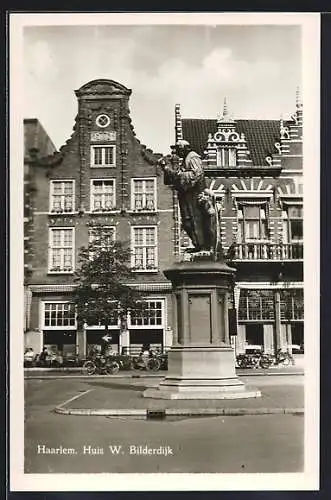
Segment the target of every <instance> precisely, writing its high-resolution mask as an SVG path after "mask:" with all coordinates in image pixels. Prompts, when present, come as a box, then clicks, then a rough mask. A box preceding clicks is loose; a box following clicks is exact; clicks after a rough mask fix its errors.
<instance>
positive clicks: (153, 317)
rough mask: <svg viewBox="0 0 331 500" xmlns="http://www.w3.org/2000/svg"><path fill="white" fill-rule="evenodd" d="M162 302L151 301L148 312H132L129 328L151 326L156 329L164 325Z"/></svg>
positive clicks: (148, 303)
mask: <svg viewBox="0 0 331 500" xmlns="http://www.w3.org/2000/svg"><path fill="white" fill-rule="evenodd" d="M162 305H163V304H162V301H161V300H153V301H152V300H151V301H150V300H149V301H148V302H147V310H146V311H144V312H140V311H139V312H135V311H132V312H131V314H130V318H129V327H132V326H134V327H140V326H149V327H154V328H155V326H159V327H162V325H163V307H162Z"/></svg>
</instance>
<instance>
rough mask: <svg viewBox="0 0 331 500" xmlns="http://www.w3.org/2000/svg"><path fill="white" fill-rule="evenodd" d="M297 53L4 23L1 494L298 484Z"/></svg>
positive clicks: (266, 17) (303, 333)
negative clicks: (6, 162)
mask: <svg viewBox="0 0 331 500" xmlns="http://www.w3.org/2000/svg"><path fill="white" fill-rule="evenodd" d="M319 38H320V17H319V15H318V14H299V13H277V14H276V13H274V14H265V13H255V14H253V13H245V14H239V13H237V14H235V13H233V14H229V13H208V14H207V13H168V14H156V13H144V14H141V13H139V14H138V13H132V14H130V13H126V14H115V13H88V12H86V13H70V12H65V13H48V14H46V13H11V14H9V74H10V81H9V89H8V90H9V104H10V151H9V153H10V172H9V175H10V187H11V189H10V207H11V208H10V241H11V244H10V255H11V266H10V294H11V311H10V352H11V358H10V422H11V426H10V440H9V442H10V489H11V491H128V490H133V491H144V490H146V491H147V490H153V491H162V490H170V491H171V490H174V491H178V490H196V491H204V490H206V491H207V490H219V491H221V490H238V491H240V490H242V491H243V490H273V491H278V490H298V489H300V490H318V488H319V437H318V436H319V428H318V422H319V418H318V413H319V410H318V409H319V241H320V236H319V224H318V221H319V175H320V166H319V140H320V139H319V135H320V130H319V75H320V68H319V65H320V60H319V57H320V55H319V45H320V43H319V42H320V39H319ZM14 299H15V300H14Z"/></svg>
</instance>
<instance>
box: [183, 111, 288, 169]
mask: <svg viewBox="0 0 331 500" xmlns="http://www.w3.org/2000/svg"><path fill="white" fill-rule="evenodd" d="M279 123H280V122H279V120H235V125H236V131H237V132H238V133H239V134H242V133H243V134H245V137H246V141H247V148H248V149H249V151H250V158H251V160H252V164H253V165H255V166H260V165H265V164H266V161H265V158H266V157H267V156H270V155H271V154H274V153H277V150H276V149H275V146H274V144H275V142H278V141H279V140H280V137H279ZM182 130H183V139H186V140H187V141H189V142H190V144H191V146H192V149H194V150H195V151H196V152H197V153H198V154H199V155H200V156H201V157H202V158H203V157H204V151H205V149H206V146H207V139H208V134H209V133H211V134H214V133H215V132H216V131H217V120H213V119H200V118H193V119H191V118H183V119H182Z"/></svg>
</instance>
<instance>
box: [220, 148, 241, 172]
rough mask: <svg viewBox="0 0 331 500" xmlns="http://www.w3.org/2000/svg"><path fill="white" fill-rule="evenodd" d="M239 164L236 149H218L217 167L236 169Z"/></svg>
mask: <svg viewBox="0 0 331 500" xmlns="http://www.w3.org/2000/svg"><path fill="white" fill-rule="evenodd" d="M236 164H237V151H236V148H226V147H222V148H218V149H217V166H218V167H235V166H236Z"/></svg>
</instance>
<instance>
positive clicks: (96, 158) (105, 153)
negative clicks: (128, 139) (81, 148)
mask: <svg viewBox="0 0 331 500" xmlns="http://www.w3.org/2000/svg"><path fill="white" fill-rule="evenodd" d="M91 167H115V146H99V145H98V146H91Z"/></svg>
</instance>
